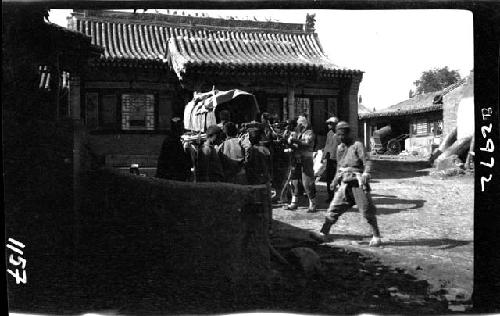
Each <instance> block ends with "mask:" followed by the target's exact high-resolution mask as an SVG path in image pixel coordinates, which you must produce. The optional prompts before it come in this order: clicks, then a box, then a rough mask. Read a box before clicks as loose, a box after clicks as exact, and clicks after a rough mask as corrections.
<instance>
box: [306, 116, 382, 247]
mask: <svg viewBox="0 0 500 316" xmlns="http://www.w3.org/2000/svg"><path fill="white" fill-rule="evenodd" d="M336 131H337V135H338V137H339V141H340V145H339V146H338V148H337V164H338V167H337V174H336V176H335V179H334V180H333V183H332V185H333V186H334V188H335V189H336V190H335V194H334V197H333V200H332V202H331V203H330V206H329V207H328V211H327V215H326V217H325V223H324V224H323V227H321V230H320V231H321V233H322V234H323V235H324V236H326V235H328V234H329V233H330V228H331V227H332V225H333V224H335V223H336V222H337V220H338V219H339V217H340V216H341V215H342V214H343V213H345V212H346V211H347V210H348V209H349V208H351V207H352V206H353V205H354V204H356V205H357V206H358V209H359V211H360V212H361V213H362V214H363V216H364V217H365V218H366V220H367V222H368V224H369V225H370V227H371V229H372V233H373V238H372V240H371V241H370V247H378V246H380V244H381V240H380V231H379V228H378V224H377V217H376V212H377V209H376V208H375V204H373V200H372V197H371V194H370V184H369V179H370V167H371V166H370V164H371V163H370V161H368V160H367V154H366V151H365V148H364V146H363V144H362V143H361V142H359V141H354V140H353V139H352V138H351V136H350V135H349V134H350V126H349V124H348V123H347V122H343V121H341V122H339V123H338V124H337V129H336ZM315 237H319V236H316V235H315V234H313V238H315ZM320 238H321V237H320ZM315 239H316V238H315ZM321 239H323V238H321Z"/></svg>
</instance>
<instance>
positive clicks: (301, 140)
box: [287, 116, 317, 213]
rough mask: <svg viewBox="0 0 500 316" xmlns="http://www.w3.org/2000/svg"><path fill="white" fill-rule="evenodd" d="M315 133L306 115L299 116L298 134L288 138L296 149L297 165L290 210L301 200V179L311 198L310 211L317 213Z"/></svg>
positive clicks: (296, 206) (293, 175) (294, 173)
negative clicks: (314, 156)
mask: <svg viewBox="0 0 500 316" xmlns="http://www.w3.org/2000/svg"><path fill="white" fill-rule="evenodd" d="M314 137H315V136H314V133H313V131H312V129H311V127H310V124H309V122H308V121H307V119H306V117H305V116H299V117H298V118H297V129H296V135H295V136H291V137H290V138H289V139H288V143H289V144H290V146H291V147H292V148H293V150H294V158H295V166H294V169H293V171H292V176H291V180H292V181H291V184H292V185H291V187H292V203H291V204H290V205H288V207H287V209H288V210H296V209H297V208H298V202H299V179H302V185H303V186H304V190H305V191H306V194H307V197H308V198H309V209H308V210H307V212H308V213H315V212H316V211H317V210H316V184H315V183H314V181H315V177H314V169H313V165H314V162H313V150H314Z"/></svg>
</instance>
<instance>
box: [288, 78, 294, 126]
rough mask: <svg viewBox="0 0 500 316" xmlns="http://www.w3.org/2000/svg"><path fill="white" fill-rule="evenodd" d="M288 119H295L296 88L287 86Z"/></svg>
mask: <svg viewBox="0 0 500 316" xmlns="http://www.w3.org/2000/svg"><path fill="white" fill-rule="evenodd" d="M287 103H288V119H293V118H295V87H294V86H292V85H288V86H287Z"/></svg>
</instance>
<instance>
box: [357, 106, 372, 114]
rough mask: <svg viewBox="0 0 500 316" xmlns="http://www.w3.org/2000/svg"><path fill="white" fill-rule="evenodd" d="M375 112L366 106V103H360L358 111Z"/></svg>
mask: <svg viewBox="0 0 500 316" xmlns="http://www.w3.org/2000/svg"><path fill="white" fill-rule="evenodd" d="M371 112H373V111H372V110H370V109H369V108H367V107H366V105H364V104H358V113H359V114H361V113H371Z"/></svg>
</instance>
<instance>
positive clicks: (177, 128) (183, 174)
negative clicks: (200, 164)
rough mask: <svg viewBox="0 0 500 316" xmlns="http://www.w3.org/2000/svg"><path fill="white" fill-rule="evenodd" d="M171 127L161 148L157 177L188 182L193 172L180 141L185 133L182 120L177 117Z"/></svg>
mask: <svg viewBox="0 0 500 316" xmlns="http://www.w3.org/2000/svg"><path fill="white" fill-rule="evenodd" d="M170 126H171V127H170V131H169V132H168V133H167V136H166V137H165V139H164V141H163V144H162V146H161V151H160V156H159V157H158V165H157V169H156V177H157V178H163V179H170V180H177V181H186V180H188V179H189V176H190V172H191V158H190V156H189V154H188V153H186V151H185V150H184V148H183V146H182V143H181V139H180V136H181V134H182V132H183V126H182V120H181V119H180V118H178V117H175V118H173V119H172V120H171V122H170Z"/></svg>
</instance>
